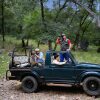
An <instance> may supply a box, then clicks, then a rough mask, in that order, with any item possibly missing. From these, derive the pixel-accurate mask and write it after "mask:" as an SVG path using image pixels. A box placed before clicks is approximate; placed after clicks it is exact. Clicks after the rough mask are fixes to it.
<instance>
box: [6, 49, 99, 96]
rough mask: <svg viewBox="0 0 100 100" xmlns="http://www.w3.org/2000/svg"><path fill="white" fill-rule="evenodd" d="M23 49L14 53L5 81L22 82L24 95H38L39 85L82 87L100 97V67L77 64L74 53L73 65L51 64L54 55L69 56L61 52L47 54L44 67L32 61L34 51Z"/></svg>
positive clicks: (71, 60)
mask: <svg viewBox="0 0 100 100" xmlns="http://www.w3.org/2000/svg"><path fill="white" fill-rule="evenodd" d="M21 49H22V50H21V52H19V53H18V52H17V50H19V48H15V49H14V50H13V52H12V54H11V55H12V56H11V57H12V60H11V62H10V64H9V70H7V72H6V78H7V79H8V80H18V81H21V82H22V89H23V90H24V91H25V92H28V93H31V92H36V91H37V89H38V87H39V86H40V85H42V84H47V83H54V84H70V85H72V86H75V85H78V86H80V85H81V86H82V87H83V90H84V91H85V92H86V93H87V94H88V95H93V96H98V95H100V65H98V64H91V63H78V62H77V61H76V60H75V58H74V57H73V55H72V54H71V53H69V55H70V63H66V64H64V65H56V64H52V60H53V54H54V53H66V52H62V51H47V52H46V57H45V63H44V64H33V63H32V62H31V61H30V59H31V52H32V48H31V47H26V48H21ZM9 72H10V73H11V74H10V75H9Z"/></svg>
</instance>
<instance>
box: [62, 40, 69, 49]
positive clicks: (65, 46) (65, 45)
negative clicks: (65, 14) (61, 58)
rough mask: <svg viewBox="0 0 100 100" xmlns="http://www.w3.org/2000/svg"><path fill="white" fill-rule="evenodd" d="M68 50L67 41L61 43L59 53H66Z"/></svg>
mask: <svg viewBox="0 0 100 100" xmlns="http://www.w3.org/2000/svg"><path fill="white" fill-rule="evenodd" d="M68 48H69V45H68V39H66V40H63V41H61V51H66V50H67V49H68Z"/></svg>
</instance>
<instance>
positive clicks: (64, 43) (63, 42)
mask: <svg viewBox="0 0 100 100" xmlns="http://www.w3.org/2000/svg"><path fill="white" fill-rule="evenodd" d="M56 44H57V45H60V49H61V51H67V52H66V53H60V61H61V62H63V61H64V59H65V60H67V62H68V63H69V51H70V50H71V47H72V44H71V41H70V39H67V38H66V35H65V34H61V36H59V37H58V38H57V40H56Z"/></svg>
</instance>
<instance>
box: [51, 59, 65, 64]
mask: <svg viewBox="0 0 100 100" xmlns="http://www.w3.org/2000/svg"><path fill="white" fill-rule="evenodd" d="M52 64H57V65H64V64H66V62H59V61H57V60H56V59H55V60H53V62H52Z"/></svg>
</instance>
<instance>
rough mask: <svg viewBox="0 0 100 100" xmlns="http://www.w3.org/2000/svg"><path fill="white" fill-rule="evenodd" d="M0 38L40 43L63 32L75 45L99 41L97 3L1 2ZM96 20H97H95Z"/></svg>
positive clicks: (99, 3)
mask: <svg viewBox="0 0 100 100" xmlns="http://www.w3.org/2000/svg"><path fill="white" fill-rule="evenodd" d="M0 2H1V3H0V12H1V13H0V24H1V26H0V34H1V37H0V39H2V40H3V44H2V47H4V41H6V37H5V36H6V35H12V36H14V37H16V38H17V39H20V40H22V43H23V44H22V45H23V46H24V45H25V43H24V39H26V45H28V42H29V40H30V39H34V40H35V41H37V46H39V44H40V43H41V42H43V43H44V42H46V43H47V41H49V42H50V43H51V42H54V41H55V39H56V37H57V36H58V35H59V34H60V33H61V32H62V33H65V34H66V35H67V37H68V38H70V39H71V40H72V42H73V43H74V45H78V43H79V42H80V41H81V40H83V39H84V38H87V39H88V40H89V41H93V39H95V38H100V33H99V30H100V28H98V27H99V24H100V23H99V21H100V20H99V15H100V12H99V10H100V8H99V6H100V1H99V0H84V1H83V0H23V1H21V0H1V1H0ZM51 4H52V5H51ZM96 16H97V17H98V20H97V19H96V18H97V17H96Z"/></svg>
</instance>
